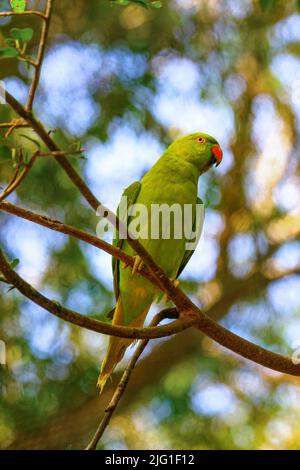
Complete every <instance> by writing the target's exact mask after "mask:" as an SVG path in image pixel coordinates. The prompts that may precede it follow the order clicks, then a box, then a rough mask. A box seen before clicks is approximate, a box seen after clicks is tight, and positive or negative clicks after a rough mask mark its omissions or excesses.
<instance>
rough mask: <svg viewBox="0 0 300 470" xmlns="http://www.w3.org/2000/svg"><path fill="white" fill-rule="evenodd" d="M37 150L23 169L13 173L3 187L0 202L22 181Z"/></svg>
mask: <svg viewBox="0 0 300 470" xmlns="http://www.w3.org/2000/svg"><path fill="white" fill-rule="evenodd" d="M37 154H38V152H35V153H34V154H33V156H32V157H31V159H30V160H29V162H28V163H26V164H25V165H24V168H23V170H22V171H21V173H19V171H18V173H17V174H16V175H15V177H14V178H13V179H12V181H11V182H10V183H9V184H8V186H7V187H6V188H5V190H4V191H3V192H2V193H1V194H0V203H1V202H2V201H3V200H4V199H6V198H7V197H8V196H9V195H10V194H11V193H12V192H14V191H15V190H16V189H17V187H18V186H19V185H20V184H21V183H22V181H23V180H24V178H25V177H26V175H27V174H28V172H29V171H30V169H31V168H32V165H33V164H34V161H35V159H36V157H37Z"/></svg>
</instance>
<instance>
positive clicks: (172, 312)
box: [85, 308, 178, 450]
mask: <svg viewBox="0 0 300 470" xmlns="http://www.w3.org/2000/svg"><path fill="white" fill-rule="evenodd" d="M166 318H172V319H174V318H178V312H177V310H176V309H172V308H171V309H165V310H162V311H161V312H159V313H158V314H157V315H155V317H154V318H153V320H152V322H151V323H150V326H151V327H154V326H156V325H158V324H159V323H160V322H161V321H162V320H165V319H166ZM148 343H149V340H148V339H144V340H142V341H140V342H139V345H138V347H137V349H136V351H135V352H134V354H133V356H132V358H131V359H130V361H129V362H128V365H127V367H126V369H125V371H124V373H123V375H122V377H121V380H120V382H119V384H118V386H117V388H116V390H115V392H114V394H113V396H112V398H111V400H110V402H109V404H108V406H107V407H106V408H105V414H104V416H103V418H102V419H101V421H100V424H99V427H98V429H97V431H96V433H95V435H94V436H93V438H92V440H91V441H90V443H89V444H88V445H87V447H86V449H85V450H96V447H97V445H98V442H99V441H100V439H101V437H102V436H103V433H104V431H105V429H106V428H107V426H108V425H109V423H110V420H111V418H112V415H113V414H114V412H115V411H116V408H117V406H118V404H119V402H120V400H121V398H122V396H123V395H124V392H125V390H126V388H127V385H128V383H129V380H130V377H131V374H132V372H133V369H134V368H135V366H136V363H137V361H138V360H139V358H140V356H141V355H142V353H143V352H144V350H145V348H146V346H147V344H148Z"/></svg>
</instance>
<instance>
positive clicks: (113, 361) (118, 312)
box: [97, 297, 150, 394]
mask: <svg viewBox="0 0 300 470" xmlns="http://www.w3.org/2000/svg"><path fill="white" fill-rule="evenodd" d="M149 308H150V307H147V308H146V309H145V310H144V311H143V312H142V314H141V315H139V316H138V317H137V318H135V319H134V320H133V321H132V322H131V323H130V324H129V325H127V326H131V327H141V326H143V324H144V321H145V318H146V316H147V313H148V310H149ZM122 320H123V309H122V302H121V298H120V297H119V298H118V301H117V305H116V308H115V313H114V317H113V321H112V324H113V325H122V324H124V323H123V321H122ZM133 341H134V340H132V339H126V338H117V337H115V336H110V337H109V343H108V350H107V353H106V356H105V358H104V359H103V361H102V364H101V371H100V375H99V378H98V382H97V386H98V387H99V389H100V394H101V393H102V390H103V388H104V386H105V384H106V382H107V380H108V378H109V377H110V376H111V374H112V373H113V371H114V368H115V367H116V365H117V364H118V363H119V362H120V361H121V360H122V358H123V356H124V353H125V351H126V349H127V348H128V346H130V344H131V343H132V342H133Z"/></svg>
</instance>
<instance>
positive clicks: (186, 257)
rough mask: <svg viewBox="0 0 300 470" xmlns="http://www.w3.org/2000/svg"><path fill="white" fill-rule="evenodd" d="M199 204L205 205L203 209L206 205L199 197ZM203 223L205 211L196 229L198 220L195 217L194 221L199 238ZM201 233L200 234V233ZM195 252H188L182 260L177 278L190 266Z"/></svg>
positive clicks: (194, 227) (194, 229)
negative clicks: (189, 263)
mask: <svg viewBox="0 0 300 470" xmlns="http://www.w3.org/2000/svg"><path fill="white" fill-rule="evenodd" d="M197 204H202V205H203V208H204V204H203V201H202V199H200V198H199V197H197ZM203 222H204V211H203V218H201V219H200V220H199V222H198V227H196V223H197V218H196V217H195V219H194V223H193V232H195V231H196V232H197V234H198V236H199V237H200V235H201V231H202V227H203ZM199 231H200V233H199ZM194 251H195V250H186V252H185V254H184V256H183V258H182V262H181V265H180V266H179V269H178V273H177V276H176V278H177V277H179V276H180V274H181V273H182V271H183V270H184V268H185V267H186V265H187V264H188V262H189V261H190V259H191V257H192V256H193V254H194Z"/></svg>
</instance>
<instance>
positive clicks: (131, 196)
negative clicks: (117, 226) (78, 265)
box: [112, 181, 142, 299]
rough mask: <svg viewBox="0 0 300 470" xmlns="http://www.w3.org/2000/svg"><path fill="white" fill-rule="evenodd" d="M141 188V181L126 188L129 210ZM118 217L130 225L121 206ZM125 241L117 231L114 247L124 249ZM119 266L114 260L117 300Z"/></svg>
mask: <svg viewBox="0 0 300 470" xmlns="http://www.w3.org/2000/svg"><path fill="white" fill-rule="evenodd" d="M141 186H142V185H141V183H140V182H139V181H136V182H135V183H132V184H131V185H130V186H128V188H126V189H125V191H124V192H123V194H122V198H121V200H122V199H123V198H124V197H127V210H128V209H129V208H130V206H132V205H133V204H134V203H135V202H136V200H137V197H138V195H139V193H140V190H141ZM122 208H123V205H122ZM117 216H118V218H119V220H120V221H121V222H123V223H124V224H128V220H126V216H127V211H124V210H123V213H120V205H119V207H118V209H117ZM123 241H124V240H123V239H122V238H121V239H120V237H119V232H118V231H117V230H115V234H114V240H113V245H114V246H117V247H118V248H121V249H122V245H123ZM119 264H120V262H119V261H118V260H117V259H115V258H112V270H113V276H114V291H115V295H116V299H118V297H119Z"/></svg>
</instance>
